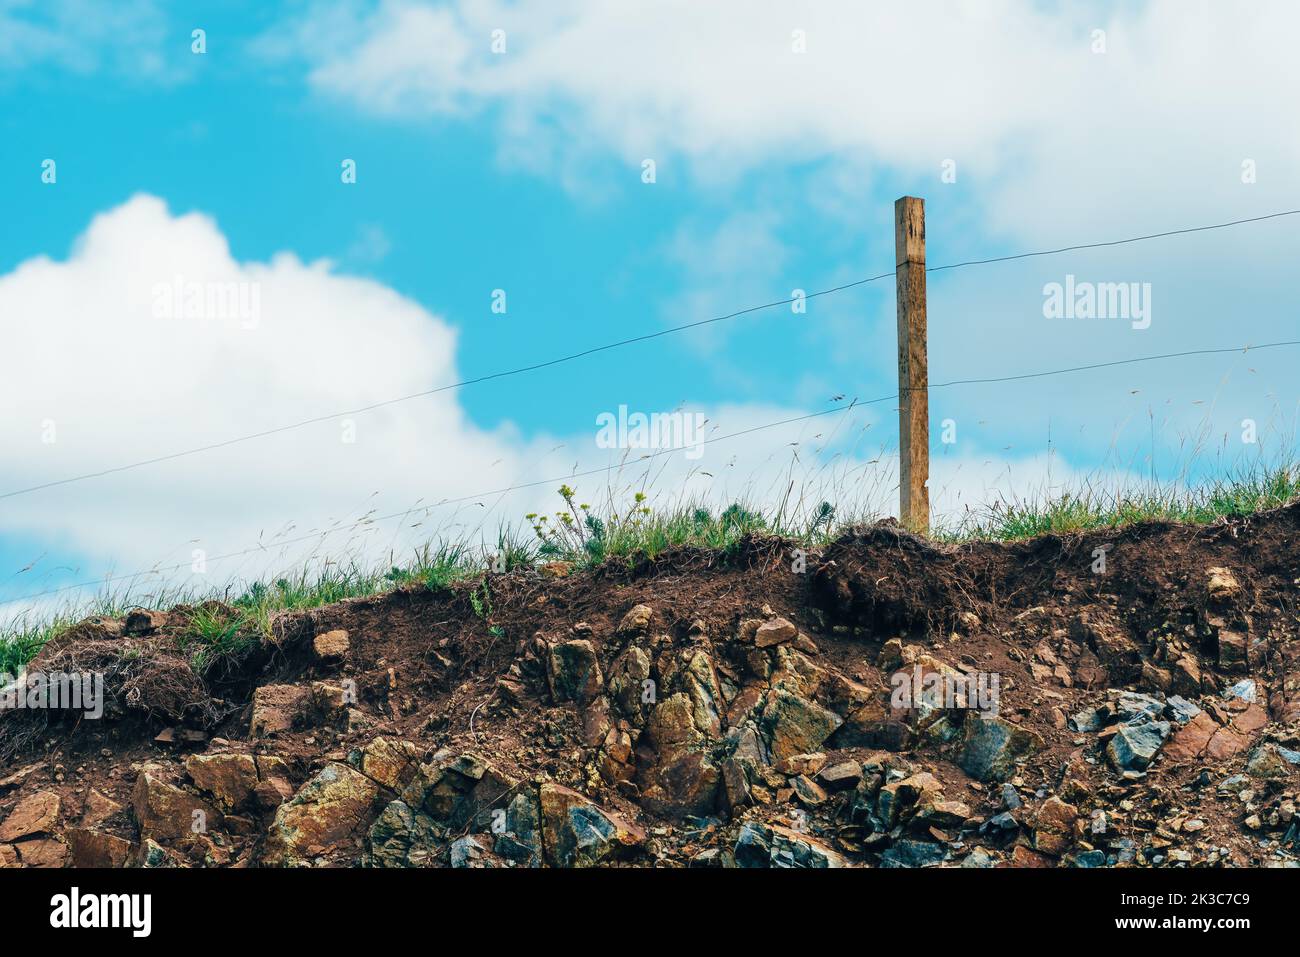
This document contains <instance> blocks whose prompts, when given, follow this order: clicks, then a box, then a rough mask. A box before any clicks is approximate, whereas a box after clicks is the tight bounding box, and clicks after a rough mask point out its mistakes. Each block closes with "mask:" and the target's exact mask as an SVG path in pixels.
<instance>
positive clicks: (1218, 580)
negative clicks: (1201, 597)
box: [1205, 567, 1241, 602]
mask: <svg viewBox="0 0 1300 957" xmlns="http://www.w3.org/2000/svg"><path fill="white" fill-rule="evenodd" d="M1206 575H1207V576H1208V580H1207V581H1206V583H1205V592H1206V594H1207V595H1208V596H1209V597H1210V600H1211V601H1215V602H1226V601H1231V600H1232V599H1234V598H1236V597H1237V596H1238V595H1239V594H1240V593H1241V583H1240V582H1239V581H1237V576H1236V575H1234V574H1233V573H1232V571H1231V570H1230V569H1227V568H1219V567H1215V568H1209V569H1206Z"/></svg>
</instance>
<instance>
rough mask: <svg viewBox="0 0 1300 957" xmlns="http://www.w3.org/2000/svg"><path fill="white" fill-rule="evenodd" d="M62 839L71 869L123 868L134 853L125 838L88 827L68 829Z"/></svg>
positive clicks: (133, 846)
mask: <svg viewBox="0 0 1300 957" xmlns="http://www.w3.org/2000/svg"><path fill="white" fill-rule="evenodd" d="M63 837H64V840H66V841H67V842H68V850H69V852H70V854H71V858H72V862H71V863H72V866H73V867H125V866H126V865H127V862H128V861H129V860H130V859H131V857H132V856H133V855H134V854H135V851H136V845H135V844H133V843H131V842H130V841H128V840H126V839H125V838H121V837H117V836H116V835H113V834H108V833H105V832H104V831H97V830H95V829H94V828H90V827H73V828H69V829H68V830H67V831H65V832H64V834H63Z"/></svg>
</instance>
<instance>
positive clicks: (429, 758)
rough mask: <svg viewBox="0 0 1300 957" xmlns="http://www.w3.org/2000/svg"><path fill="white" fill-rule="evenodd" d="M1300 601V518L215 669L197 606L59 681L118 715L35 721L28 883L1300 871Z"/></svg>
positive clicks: (832, 552)
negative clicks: (1021, 870)
mask: <svg viewBox="0 0 1300 957" xmlns="http://www.w3.org/2000/svg"><path fill="white" fill-rule="evenodd" d="M1099 550H1100V551H1099ZM1103 558H1104V563H1103ZM1298 599H1300V506H1291V507H1288V508H1285V509H1279V510H1275V511H1271V512H1267V513H1261V514H1258V515H1255V516H1251V517H1247V518H1241V519H1235V520H1231V521H1224V522H1220V523H1217V524H1213V525H1201V526H1184V525H1174V524H1144V525H1139V526H1133V527H1130V528H1127V529H1124V530H1122V531H1109V532H1097V533H1090V534H1083V535H1073V536H1064V537H1056V536H1051V537H1044V538H1039V539H1034V540H1032V541H1027V542H1023V543H1016V544H991V543H974V544H966V545H960V546H941V545H935V544H933V543H931V542H929V541H927V540H924V539H920V538H917V537H915V536H912V535H910V534H908V533H906V532H903V531H901V530H900V529H899V528H898V526H897V525H895V524H893V523H891V522H885V523H880V524H877V525H873V526H870V527H865V528H861V529H858V530H855V531H854V532H853V533H851V534H848V535H846V536H845V537H843V538H841V539H840V540H838V541H836V542H835V543H834V544H832V545H831V546H829V547H828V548H826V549H824V550H823V551H820V552H810V553H808V554H806V555H802V554H801V553H799V552H798V551H797V550H796V549H795V548H794V547H793V546H791V545H790V544H789V543H785V542H782V541H779V540H776V539H751V540H746V541H745V542H743V543H742V544H741V547H739V548H738V549H736V550H734V552H732V553H730V554H718V553H710V552H703V551H700V550H696V549H683V550H679V551H676V552H673V553H670V554H667V555H664V556H661V557H660V558H658V559H657V560H655V561H646V562H642V563H640V564H637V565H635V566H633V567H628V565H627V564H626V563H608V564H606V565H605V566H602V567H600V568H597V569H594V570H587V571H581V572H574V573H570V572H569V570H568V569H567V568H566V567H564V566H562V565H556V566H548V567H547V568H546V569H543V570H542V571H541V572H532V571H530V572H514V573H511V574H509V575H488V576H487V577H486V578H485V579H484V580H483V581H482V582H480V583H476V584H473V585H469V584H466V585H462V586H458V587H456V588H453V589H444V590H439V591H433V590H429V589H426V588H423V587H416V588H407V589H403V590H399V591H396V592H393V593H391V594H387V595H384V596H380V597H375V598H369V599H358V600H352V601H346V602H342V603H339V604H336V605H332V606H328V607H324V608H320V609H316V610H314V611H312V612H310V613H301V614H286V615H284V616H282V617H281V618H279V619H277V621H276V622H275V628H274V631H275V640H274V641H273V642H261V643H259V644H258V646H257V647H256V648H254V649H253V650H252V651H251V652H249V653H247V654H245V655H244V656H243V658H242V659H241V660H238V661H229V660H227V661H223V662H220V663H218V664H217V665H216V666H215V667H214V668H210V669H208V670H207V671H206V672H205V673H203V674H196V672H195V670H194V669H193V668H192V667H191V663H190V659H189V658H187V656H186V655H185V654H184V653H183V652H182V650H181V646H182V642H181V641H180V637H179V636H181V635H182V634H183V632H184V628H185V624H186V622H187V621H188V619H189V616H190V614H192V612H193V610H192V609H185V608H181V609H173V610H170V611H153V612H147V611H143V610H142V611H140V612H137V613H133V614H132V615H130V616H128V617H127V618H126V619H125V620H104V619H97V620H91V621H87V622H83V623H82V624H81V625H79V626H78V627H77V628H75V629H74V630H73V631H72V632H70V633H68V634H67V635H64V636H62V637H60V638H59V639H58V640H57V641H56V642H53V643H52V644H51V645H50V646H47V647H46V649H44V650H43V651H42V653H41V654H40V655H39V656H38V658H37V659H36V660H35V661H34V662H33V663H32V665H31V666H30V669H29V672H30V673H33V674H37V673H39V674H53V673H60V672H64V673H67V672H77V673H82V672H88V673H95V674H100V675H102V676H103V680H104V710H103V715H102V717H99V718H91V717H87V716H86V715H84V714H82V713H80V712H74V711H73V710H71V709H67V708H65V709H54V710H51V709H28V708H21V709H14V710H11V711H8V712H6V713H3V714H0V753H3V755H4V757H5V766H4V768H3V769H0V822H2V823H0V865H6V866H59V865H79V866H271V865H289V866H308V865H315V866H322V865H353V866H356V865H365V866H385V867H387V866H405V867H421V866H448V865H451V866H470V867H483V866H498V867H500V866H515V867H518V866H587V865H599V866H605V865H608V866H658V867H676V866H697V867H715V866H737V865H738V866H746V867H753V866H759V867H765V866H793V867H822V866H868V867H870V866H930V865H938V866H968V867H987V866H1033V867H1056V866H1081V867H1097V866H1133V867H1148V866H1183V867H1185V866H1282V865H1285V866H1290V865H1292V864H1293V862H1294V861H1295V860H1296V858H1297V856H1298V855H1300V821H1297V820H1295V819H1294V814H1295V802H1296V798H1297V791H1298V790H1300V773H1298V772H1300V767H1298V765H1300V672H1298V671H1297V657H1298V655H1300V640H1298V639H1297V635H1298V634H1300V612H1298V610H1297V601H1298ZM213 607H214V608H215V609H216V610H217V611H220V606H213ZM210 610H212V609H210ZM340 633H344V634H340ZM904 679H909V680H911V681H913V682H919V685H918V692H919V690H921V688H925V689H927V690H928V689H933V688H939V689H940V696H939V699H938V700H919V699H917V700H909V699H907V698H906V697H900V694H899V691H900V689H904V690H905V689H906V687H908V686H907V685H904V684H903V681H904ZM944 689H948V690H950V691H951V690H952V689H956V690H957V692H959V693H958V694H956V695H955V696H953V695H952V694H949V696H948V697H947V698H944V697H943V690H944ZM966 689H969V690H970V691H971V694H970V696H969V698H967V697H965V695H964V694H963V693H962V692H964V690H966ZM977 690H978V691H979V692H981V694H976V693H975V692H976V691H977Z"/></svg>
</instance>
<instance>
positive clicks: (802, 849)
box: [734, 823, 844, 869]
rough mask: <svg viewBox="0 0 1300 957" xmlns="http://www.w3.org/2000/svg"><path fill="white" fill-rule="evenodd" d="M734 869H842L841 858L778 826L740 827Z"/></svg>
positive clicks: (809, 839) (815, 842) (756, 825)
mask: <svg viewBox="0 0 1300 957" xmlns="http://www.w3.org/2000/svg"><path fill="white" fill-rule="evenodd" d="M734 854H735V858H736V866H737V867H783V868H818V869H820V868H828V867H843V866H844V858H843V857H841V856H840V854H839V853H837V852H836V851H833V850H831V849H830V848H829V847H827V846H826V845H825V844H822V843H821V842H820V841H817V840H815V839H813V838H812V837H809V836H808V835H806V834H803V833H801V832H799V831H795V830H792V829H790V828H787V827H782V826H780V825H778V824H760V823H747V824H744V825H742V826H741V828H740V832H739V834H738V835H737V838H736V846H735V850H734Z"/></svg>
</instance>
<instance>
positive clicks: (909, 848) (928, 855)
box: [880, 838, 948, 867]
mask: <svg viewBox="0 0 1300 957" xmlns="http://www.w3.org/2000/svg"><path fill="white" fill-rule="evenodd" d="M947 857H948V849H947V848H946V847H945V846H944V845H942V844H936V843H934V842H933V841H915V840H912V839H910V838H904V839H903V840H900V841H895V842H894V844H893V845H892V846H890V848H889V849H888V850H886V851H885V852H884V853H883V854H881V855H880V866H881V867H929V866H931V865H934V864H940V863H942V862H943V861H944V860H946V859H947Z"/></svg>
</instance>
